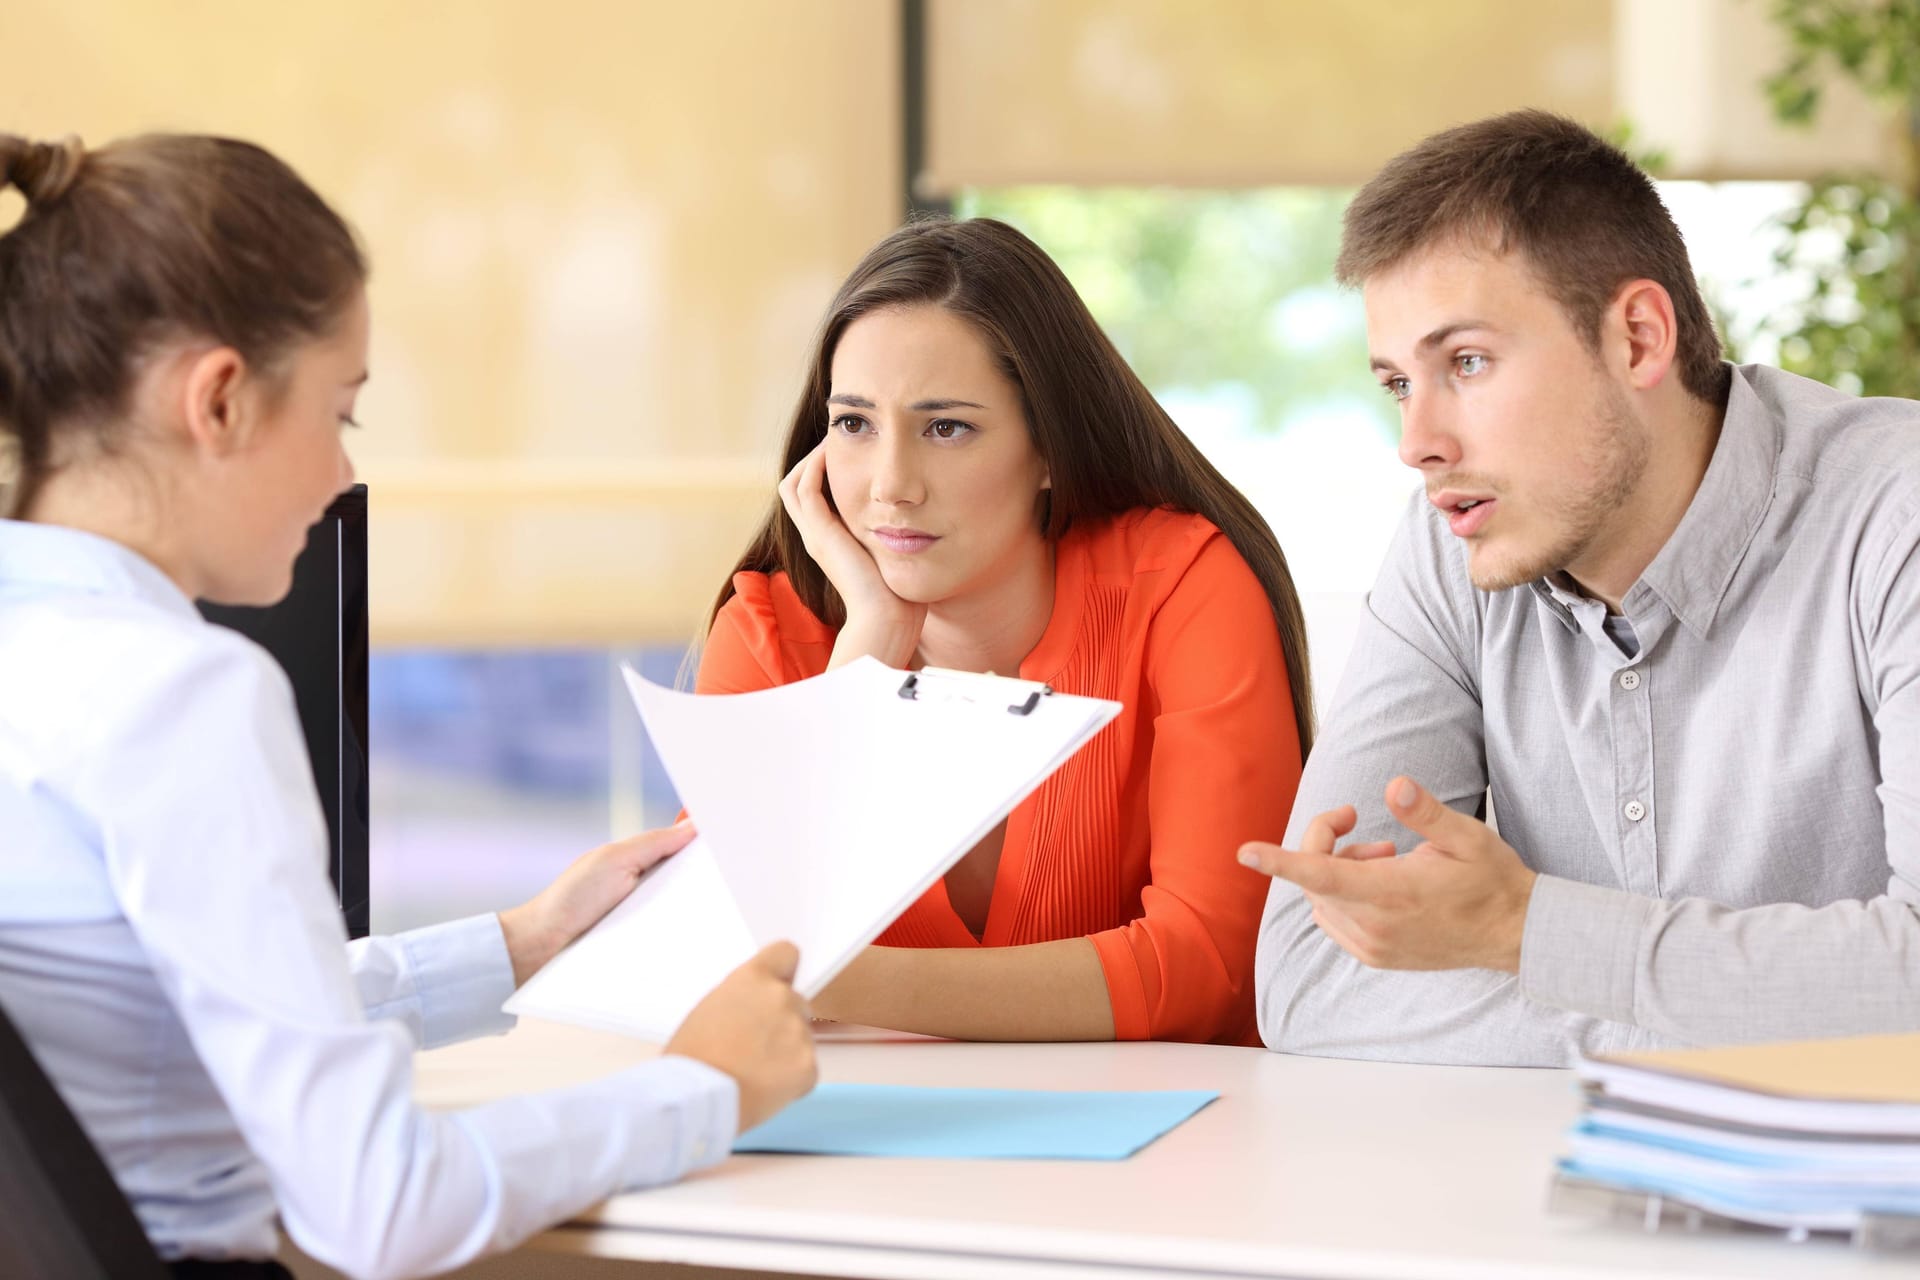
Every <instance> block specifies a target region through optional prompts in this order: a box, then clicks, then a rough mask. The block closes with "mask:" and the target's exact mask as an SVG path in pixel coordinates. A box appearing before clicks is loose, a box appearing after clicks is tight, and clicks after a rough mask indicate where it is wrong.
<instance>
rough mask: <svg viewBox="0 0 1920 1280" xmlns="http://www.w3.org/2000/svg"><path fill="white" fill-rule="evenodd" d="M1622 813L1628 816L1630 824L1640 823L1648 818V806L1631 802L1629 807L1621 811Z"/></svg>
mask: <svg viewBox="0 0 1920 1280" xmlns="http://www.w3.org/2000/svg"><path fill="white" fill-rule="evenodd" d="M1621 812H1622V813H1624V814H1626V815H1627V821H1628V822H1638V821H1640V819H1642V818H1644V817H1646V816H1647V806H1645V805H1643V804H1641V803H1640V802H1639V801H1638V800H1629V801H1627V807H1626V808H1625V809H1623V810H1621Z"/></svg>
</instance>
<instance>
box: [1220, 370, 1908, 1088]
mask: <svg viewBox="0 0 1920 1280" xmlns="http://www.w3.org/2000/svg"><path fill="white" fill-rule="evenodd" d="M1466 563H1467V562H1466V555H1465V548H1464V546H1463V545H1462V544H1461V543H1460V542H1459V541H1458V540H1456V539H1455V538H1453V537H1452V535H1451V534H1450V533H1449V532H1448V530H1447V527H1446V525H1445V523H1444V522H1443V521H1442V520H1441V519H1440V517H1439V515H1438V513H1436V512H1435V511H1434V510H1433V509H1432V507H1431V506H1430V505H1429V504H1428V503H1427V502H1426V501H1425V499H1424V495H1422V496H1420V497H1417V498H1416V499H1415V501H1414V503H1413V505H1412V507H1411V509H1410V510H1409V512H1408V514H1407V517H1406V519H1405V521H1404V523H1403V524H1402V526H1401V529H1400V532H1399V535H1398V537H1397V539H1396V540H1395V543H1394V546H1393V549H1392V551H1391V552H1389V554H1388V556H1387V561H1386V564H1385V565H1384V567H1383V568H1382V569H1381V572H1380V578H1379V581H1378V583H1377V584H1376V585H1375V588H1374V590H1373V592H1372V594H1371V595H1370V596H1369V598H1368V608H1367V610H1366V615H1365V617H1364V619H1363V621H1362V625H1361V629H1360V635H1359V638H1358V640H1357V641H1356V643H1355V647H1354V650H1353V655H1352V657H1351V659H1350V660H1349V662H1348V665H1347V668H1346V674H1345V676H1344V678H1343V679H1342V681H1341V685H1340V689H1339V692H1338V694H1337V695H1336V697H1335V699H1334V702H1333V706H1332V709H1331V711H1330V713H1329V714H1328V716H1327V720H1326V724H1325V727H1324V728H1323V730H1322V732H1321V734H1320V737H1319V741H1318V745H1316V746H1315V748H1314V751H1313V755H1312V757H1311V759H1309V760H1308V762H1307V768H1306V774H1305V776H1304V777H1303V778H1302V780H1301V784H1300V793H1299V798H1298V800H1297V801H1296V802H1295V805H1294V812H1293V820H1292V823H1291V824H1290V826H1289V829H1288V832H1287V842H1288V844H1289V845H1290V846H1292V847H1298V841H1299V840H1300V837H1301V834H1302V832H1303V831H1304V829H1305V827H1306V824H1307V822H1308V821H1309V820H1310V819H1311V818H1312V817H1313V816H1314V815H1315V814H1317V813H1319V812H1321V811H1323V810H1326V809H1330V808H1333V807H1334V806H1336V805H1339V804H1342V803H1352V804H1354V805H1355V806H1357V807H1358V809H1359V812H1360V824H1359V827H1358V828H1357V830H1355V832H1354V833H1353V835H1352V836H1351V837H1350V838H1351V839H1354V840H1385V839H1391V840H1395V841H1397V842H1398V843H1399V845H1400V847H1401V851H1402V852H1405V851H1406V850H1407V849H1409V848H1411V847H1412V846H1413V845H1414V844H1416V843H1418V838H1417V837H1415V836H1413V835H1412V834H1411V833H1410V832H1408V831H1406V830H1405V829H1403V828H1401V827H1399V826H1398V824H1396V823H1394V822H1393V820H1392V819H1391V817H1390V816H1389V815H1388V814H1387V812H1386V808H1385V805H1384V803H1383V801H1382V792H1383V790H1384V788H1385V786H1386V784H1387V782H1388V781H1389V780H1390V779H1391V778H1393V777H1394V776H1395V775H1396V774H1399V773H1406V774H1409V775H1411V776H1412V777H1414V778H1415V779H1417V780H1418V781H1420V782H1422V783H1423V784H1425V785H1426V786H1427V787H1428V788H1430V789H1431V790H1432V791H1433V793H1434V794H1435V795H1437V796H1439V797H1440V798H1441V799H1443V800H1445V801H1446V802H1447V803H1448V804H1450V805H1452V806H1453V807H1454V808H1456V809H1460V810H1463V811H1465V812H1469V813H1471V812H1474V811H1475V810H1476V809H1478V808H1479V807H1480V806H1481V805H1482V803H1483V798H1484V797H1486V796H1487V795H1488V794H1489V793H1490V795H1491V799H1492V808H1493V814H1494V817H1495V820H1496V822H1497V824H1498V826H1499V829H1500V833H1501V835H1502V836H1503V837H1504V838H1505V839H1506V840H1507V842H1508V843H1510V844H1511V845H1512V846H1513V847H1514V848H1515V849H1517V850H1518V851H1519V853H1520V856H1521V857H1522V858H1523V859H1525V860H1526V862H1527V864H1528V865H1529V866H1531V867H1533V868H1534V869H1535V870H1536V871H1538V872H1540V873H1541V874H1540V878H1539V880H1538V881H1537V883H1536V884H1535V887H1534V891H1533V900H1532V903H1531V905H1530V907H1529V909H1528V912H1527V921H1526V932H1525V936H1524V939H1523V941H1522V944H1521V954H1520V973H1519V975H1518V976H1517V977H1516V976H1513V975H1509V974H1505V973H1496V972H1493V971H1490V970H1484V969H1465V970H1454V971H1450V972H1441V973H1392V972H1383V971H1378V970H1373V969H1368V968H1366V967H1364V966H1362V965H1361V964H1360V963H1359V962H1358V961H1356V960H1354V959H1352V958H1351V957H1349V956H1348V955H1347V954H1346V953H1345V952H1343V951H1342V950H1341V949H1340V948H1339V947H1338V946H1337V945H1336V944H1335V943H1334V942H1333V941H1332V940H1331V939H1329V938H1328V937H1327V936H1326V935H1325V934H1323V933H1321V932H1320V930H1319V929H1318V928H1317V927H1315V925H1314V924H1313V920H1312V917H1311V913H1310V910H1309V907H1308V905H1307V903H1306V901H1305V899H1304V898H1303V896H1302V895H1301V893H1300V891H1299V890H1298V889H1296V888H1294V887H1293V886H1292V885H1290V884H1287V883H1286V882H1284V881H1278V880H1276V881H1275V882H1274V885H1273V890H1272V893H1271V895H1270V896H1269V898H1268V901H1267V910H1266V918H1265V920H1264V922H1263V924H1262V927H1261V933H1260V948H1259V955H1258V959H1257V962H1256V966H1257V971H1258V987H1259V1001H1260V1027H1261V1032H1262V1035H1263V1036H1264V1037H1265V1039H1266V1042H1267V1044H1268V1045H1269V1046H1271V1047H1272V1048H1275V1049H1283V1050H1287V1051H1289V1052H1300V1053H1317V1054H1329V1055H1338V1056H1347V1057H1364V1058H1394V1059H1405V1060H1412V1061H1423V1062H1479V1063H1506V1064H1517V1065H1562V1064H1565V1063H1566V1062H1568V1061H1569V1060H1570V1058H1571V1056H1572V1053H1573V1051H1574V1050H1575V1049H1576V1048H1579V1049H1584V1050H1586V1051H1589V1052H1606V1051H1617V1050H1622V1049H1628V1048H1647V1047H1655V1046H1664V1045H1673V1044H1682V1043H1714V1042H1730V1041H1742V1040H1761V1039H1776V1038H1791V1037H1799V1036H1820V1035H1842V1034H1849V1033H1856V1032H1869V1031H1884V1030H1894V1029H1908V1030H1911V1029H1914V1028H1920V404H1917V403H1915V402H1912V401H1906V400H1885V399H1879V400H1870V399H1858V398H1855V397H1851V396H1847V395H1843V394H1841V393H1840V392H1837V391H1833V390H1831V389H1830V388H1827V387H1824V386H1822V385H1820V384H1818V383H1815V382H1809V381H1807V380H1805V379H1802V378H1796V377H1794V376H1792V375H1790V374H1785V373H1781V372H1779V371H1778V370H1774V369H1768V368H1764V367H1760V366H1746V367H1742V368H1739V369H1736V370H1734V376H1733V386H1732V392H1731V395H1730V397H1729V400H1728V404H1727V413H1726V421H1725V425H1724V426H1723V428H1722V430H1721V433H1720V439H1719V443H1718V444H1717V446H1716V447H1715V450H1714V454H1713V459H1712V462H1711V463H1710V465H1709V466H1708V468H1707V473H1706V476H1705V478H1704V479H1703V480H1702V482H1701V485H1700V489H1699V492H1698V493H1697V494H1695V496H1694V499H1693V502H1692V504H1691V505H1690V506H1689V507H1688V508H1687V512H1686V515H1685V517H1684V518H1683V519H1682V520H1681V522H1680V525H1679V527H1678V528H1677V529H1676V530H1675V531H1674V533H1673V536H1672V537H1671V538H1669V539H1668V540H1667V543H1666V545H1665V546H1664V547H1663V548H1661V551H1660V554H1659V555H1658V556H1656V557H1655V558H1654V561H1653V563H1652V564H1651V565H1649V566H1648V567H1647V570H1646V572H1645V573H1644V574H1643V575H1642V576H1641V578H1640V581H1639V582H1637V583H1636V584H1635V585H1634V587H1633V589H1632V590H1631V591H1629V592H1628V593H1627V595H1626V597H1625V598H1624V599H1623V600H1622V602H1621V610H1622V612H1623V613H1624V614H1625V616H1626V618H1627V620H1628V621H1629V622H1630V623H1631V626H1632V633H1633V635H1634V637H1635V638H1636V639H1637V640H1638V641H1639V648H1638V651H1637V653H1636V655H1635V656H1633V657H1628V656H1627V655H1626V654H1625V653H1624V652H1623V651H1622V649H1621V647H1620V646H1619V645H1617V644H1616V643H1615V642H1614V640H1613V639H1612V638H1610V637H1609V636H1608V634H1607V630H1606V626H1605V617H1606V612H1605V607H1604V606H1603V605H1601V604H1599V603H1598V602H1596V601H1592V600H1588V599H1585V598H1583V597H1581V596H1579V595H1577V594H1574V593H1572V592H1570V591H1566V590H1563V589H1561V588H1560V587H1559V586H1557V585H1554V584H1553V583H1551V582H1535V583H1532V584H1529V585H1526V586H1521V587H1515V588H1513V589H1510V590H1506V591H1498V592H1491V593H1489V592H1483V591H1478V590H1475V589H1474V587H1473V585H1472V583H1471V582H1470V581H1469V580H1468V577H1467V569H1466Z"/></svg>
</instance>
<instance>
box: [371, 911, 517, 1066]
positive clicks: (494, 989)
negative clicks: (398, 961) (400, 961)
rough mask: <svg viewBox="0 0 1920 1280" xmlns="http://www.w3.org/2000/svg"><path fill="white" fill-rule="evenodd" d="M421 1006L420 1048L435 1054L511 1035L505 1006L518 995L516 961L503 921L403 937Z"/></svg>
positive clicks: (475, 921)
mask: <svg viewBox="0 0 1920 1280" xmlns="http://www.w3.org/2000/svg"><path fill="white" fill-rule="evenodd" d="M395 941H397V942H398V943H399V944H400V946H401V949H402V950H403V951H404V952H405V953H406V957H407V968H408V969H409V970H410V971H411V972H412V974H413V987H414V992H415V994H416V996H417V998H418V999H419V1001H420V1033H421V1043H422V1045H423V1046H424V1047H425V1048H428V1049H432V1048H435V1047H437V1046H439V1045H443V1044H452V1043H454V1042H455V1041H459V1040H468V1039H471V1038H473V1037H474V1036H484V1035H499V1034H501V1033H502V1032H506V1031H510V1030H512V1029H513V1025H514V1023H515V1022H516V1021H518V1019H516V1018H515V1017H514V1016H513V1015H512V1014H509V1013H502V1012H501V1011H500V1006H501V1005H503V1004H505V1003H506V1001H507V997H508V996H510V995H512V994H513V960H512V958H511V957H510V956H508V955H507V939H506V935H505V934H503V933H502V932H501V931H500V917H499V916H497V915H494V914H493V913H491V912H488V913H487V914H486V915H478V916H468V917H467V918H466V919H464V920H452V921H449V922H447V923H446V924H436V925H430V926H429V927H427V928H425V929H414V930H411V931H409V932H407V933H403V934H399V935H398V936H397V937H396V938H395Z"/></svg>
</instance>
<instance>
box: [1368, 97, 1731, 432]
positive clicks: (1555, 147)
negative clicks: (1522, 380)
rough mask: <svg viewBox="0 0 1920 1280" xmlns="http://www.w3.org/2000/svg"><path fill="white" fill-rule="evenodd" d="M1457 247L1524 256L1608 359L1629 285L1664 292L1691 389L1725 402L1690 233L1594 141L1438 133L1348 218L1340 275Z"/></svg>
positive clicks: (1530, 118) (1521, 126)
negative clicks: (1614, 316)
mask: <svg viewBox="0 0 1920 1280" xmlns="http://www.w3.org/2000/svg"><path fill="white" fill-rule="evenodd" d="M1455 237H1463V238H1465V239H1467V240H1468V241H1469V242H1473V241H1478V242H1481V243H1485V244H1488V245H1491V246H1492V247H1493V248H1494V249H1496V250H1497V251H1498V252H1501V253H1508V252H1517V253H1519V254H1521V255H1523V257H1524V258H1525V260H1526V262H1527V263H1528V264H1529V266H1530V267H1531V268H1532V269H1533V271H1534V272H1535V274H1536V275H1538V276H1539V277H1540V279H1541V281H1542V282H1543V283H1544V284H1545V285H1546V287H1547V290H1548V292H1550V293H1551V294H1552V295H1553V297H1554V299H1555V300H1556V301H1558V302H1559V304H1560V306H1561V308H1562V310H1564V311H1565V312H1566V314H1567V317H1568V319H1569V320H1571V321H1572V322H1573V326H1574V328H1575V329H1576V330H1578V331H1579V332H1580V334H1581V335H1582V336H1583V337H1585V338H1586V340H1587V342H1588V344H1589V345H1591V346H1593V347H1594V348H1595V349H1598V347H1599V343H1600V319H1601V316H1602V315H1604V314H1605V312H1606V308H1607V305H1608V304H1609V303H1610V302H1612V301H1613V296H1614V293H1615V292H1616V291H1617V290H1618V289H1619V288H1620V286H1621V285H1623V284H1625V283H1626V282H1627V281H1629V280H1639V279H1646V280H1652V281H1654V282H1655V283H1657V284H1659V285H1660V286H1661V287H1662V288H1664V289H1665V290H1666V291H1667V293H1668V295H1669V296H1671V297H1672V299H1673V309H1674V313H1675V317H1676V323H1677V325H1678V329H1679V332H1678V335H1677V343H1678V350H1677V352H1676V357H1675V358H1676V362H1677V363H1678V364H1679V366H1680V381H1681V383H1682V385H1684V386H1685V387H1686V388H1687V390H1688V391H1690V392H1692V393H1693V394H1694V395H1695V396H1697V397H1699V398H1700V399H1702V400H1704V401H1707V402H1708V403H1710V404H1715V405H1718V404H1721V403H1723V402H1724V401H1725V399H1726V394H1727V381H1728V379H1727V369H1726V365H1725V363H1724V362H1723V360H1722V358H1721V345H1720V337H1719V335H1718V334H1717V333H1716V332H1715V331H1714V327H1713V316H1712V314H1711V313H1710V312H1709V311H1708V310H1707V304H1706V301H1705V300H1704V299H1703V298H1702V297H1701V296H1700V287H1699V285H1698V284H1697V283H1696V282H1695V280H1694V276H1693V266H1692V264H1691V263H1690V262H1689V261H1688V259H1687V246H1686V244H1685V242H1683V241H1682V240H1681V238H1680V229H1679V228H1678V227H1676V226H1675V225H1674V223H1673V217H1672V215H1671V214H1669V213H1668V212H1667V207H1666V205H1665V204H1663V203H1661V200H1660V194H1659V192H1658V191H1656V190H1655V189H1654V185H1653V181H1652V179H1650V178H1648V177H1647V175H1646V174H1645V173H1644V172H1642V171H1641V169H1640V167H1639V166H1638V165H1636V164H1634V162H1633V161H1632V160H1630V159H1628V158H1627V155H1626V153H1625V152H1623V151H1621V150H1620V149H1619V148H1618V147H1616V146H1613V145H1612V144H1610V143H1608V142H1607V141H1606V140H1605V139H1603V138H1601V137H1599V136H1598V135H1597V134H1595V133H1594V132H1593V131H1592V130H1590V129H1587V128H1586V127H1584V126H1582V125H1579V124H1576V123H1575V122H1573V121H1572V120H1568V119H1565V118H1564V117H1561V116H1556V115H1552V114H1549V113H1548V112H1545V111H1515V112H1512V113H1510V114H1507V115H1502V116H1494V117H1492V118H1490V119H1486V120H1479V121H1476V122H1474V123H1473V124H1466V125H1461V126H1459V127H1458V128H1455V129H1448V130H1446V131H1445V132H1443V133H1436V134H1434V135H1433V136H1432V137H1430V138H1428V139H1426V140H1425V141H1424V142H1421V143H1420V144H1418V145H1417V146H1415V147H1414V148H1413V149H1412V150H1409V151H1405V152H1402V153H1401V154H1400V155H1398V156H1396V157H1394V158H1393V159H1392V160H1391V161H1389V162H1388V163H1387V166H1386V168H1384V169H1382V170H1381V171H1380V172H1379V173H1378V174H1376V175H1375V176H1374V178H1373V180H1372V181H1370V182H1368V183H1367V185H1366V186H1364V187H1362V188H1361V189H1360V194H1358V195H1356V196H1355V197H1354V198H1353V203H1352V204H1350V205H1348V206H1347V214H1346V227H1345V231H1344V232H1343V234H1342V236H1341V240H1340V258H1339V261H1338V263H1336V265H1335V267H1334V274H1335V275H1336V276H1337V277H1338V279H1339V280H1340V283H1342V284H1345V285H1350V286H1354V287H1358V286H1360V285H1362V284H1364V283H1366V281H1367V280H1368V279H1370V278H1371V277H1373V276H1376V275H1378V274H1379V273H1381V272H1382V271H1385V270H1388V269H1389V268H1391V267H1394V266H1396V265H1398V264H1399V263H1401V262H1403V261H1405V260H1406V259H1407V258H1408V257H1410V256H1412V255H1413V254H1415V253H1417V252H1419V251H1421V250H1423V249H1427V248H1429V247H1431V246H1433V245H1435V244H1438V243H1441V242H1443V241H1446V240H1448V239H1451V238H1455Z"/></svg>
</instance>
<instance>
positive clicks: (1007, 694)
mask: <svg viewBox="0 0 1920 1280" xmlns="http://www.w3.org/2000/svg"><path fill="white" fill-rule="evenodd" d="M1052 692H1053V687H1052V686H1051V685H1047V684H1043V683H1041V682H1040V681H1038V680H1021V679H1017V678H1016V677H1013V676H995V675H983V674H981V673H980V672H977V671H954V670H951V669H949V668H947V667H926V668H924V669H922V670H920V671H909V672H908V673H907V678H906V679H905V680H904V681H902V682H901V685H900V696H901V697H903V698H905V699H907V700H908V701H909V702H922V701H929V702H930V701H941V702H981V703H993V702H999V703H1001V704H1002V705H1003V706H1005V707H1006V709H1007V710H1008V711H1009V712H1011V713H1012V714H1014V715H1016V716H1026V715H1032V714H1033V709H1034V708H1035V707H1037V706H1039V705H1040V699H1042V698H1044V697H1046V696H1047V695H1048V694H1050V693H1052Z"/></svg>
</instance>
